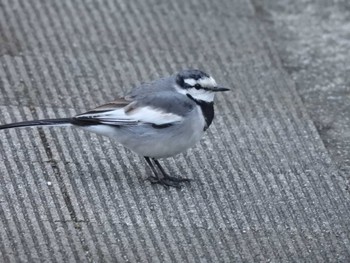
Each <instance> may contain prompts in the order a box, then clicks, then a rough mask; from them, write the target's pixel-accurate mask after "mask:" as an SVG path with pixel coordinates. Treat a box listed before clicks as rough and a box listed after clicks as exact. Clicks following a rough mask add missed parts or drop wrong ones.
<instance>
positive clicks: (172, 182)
mask: <svg viewBox="0 0 350 263" xmlns="http://www.w3.org/2000/svg"><path fill="white" fill-rule="evenodd" d="M145 160H146V162H147V164H148V165H149V167H150V168H151V170H152V172H153V174H154V175H155V176H151V177H150V178H149V180H150V181H151V183H153V184H161V185H164V186H173V187H177V188H180V183H181V182H185V181H186V182H187V181H189V179H181V178H176V177H170V176H169V175H168V174H167V173H166V172H165V171H164V169H163V167H162V166H161V165H160V163H159V162H158V161H157V160H155V159H153V158H152V159H151V158H149V157H145ZM152 161H153V162H154V163H155V164H156V165H157V167H158V169H159V171H160V173H159V171H157V169H156V167H155V166H154V164H153V162H152Z"/></svg>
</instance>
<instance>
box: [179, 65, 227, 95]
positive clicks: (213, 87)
mask: <svg viewBox="0 0 350 263" xmlns="http://www.w3.org/2000/svg"><path fill="white" fill-rule="evenodd" d="M227 90H229V89H227V88H224V87H221V86H218V85H217V84H216V81H215V80H214V79H213V77H211V76H209V75H208V74H207V73H205V72H203V71H200V70H197V69H187V70H183V71H181V72H179V73H178V74H177V75H176V91H178V92H180V93H181V94H184V95H187V96H189V97H192V99H195V100H199V101H205V102H213V101H214V95H215V93H216V92H220V91H227Z"/></svg>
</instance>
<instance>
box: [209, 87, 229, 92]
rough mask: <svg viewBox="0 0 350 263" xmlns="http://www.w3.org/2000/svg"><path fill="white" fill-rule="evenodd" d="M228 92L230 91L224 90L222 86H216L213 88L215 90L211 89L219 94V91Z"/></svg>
mask: <svg viewBox="0 0 350 263" xmlns="http://www.w3.org/2000/svg"><path fill="white" fill-rule="evenodd" d="M228 90H230V89H228V88H225V87H222V86H217V87H215V88H214V89H213V91H215V92H219V91H228Z"/></svg>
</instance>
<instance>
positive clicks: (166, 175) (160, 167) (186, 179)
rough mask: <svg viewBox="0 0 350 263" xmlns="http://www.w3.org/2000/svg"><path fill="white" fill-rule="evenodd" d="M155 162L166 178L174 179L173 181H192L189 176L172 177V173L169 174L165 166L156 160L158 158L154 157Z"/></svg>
mask: <svg viewBox="0 0 350 263" xmlns="http://www.w3.org/2000/svg"><path fill="white" fill-rule="evenodd" d="M153 162H154V163H155V164H156V165H157V167H158V169H159V170H160V171H161V172H162V174H163V176H164V178H166V179H168V180H170V181H173V182H189V181H191V179H188V178H177V177H172V176H170V175H168V174H167V173H166V172H165V171H164V169H163V167H162V166H161V165H160V163H159V161H158V160H156V159H153Z"/></svg>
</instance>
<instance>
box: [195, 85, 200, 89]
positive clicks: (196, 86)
mask: <svg viewBox="0 0 350 263" xmlns="http://www.w3.org/2000/svg"><path fill="white" fill-rule="evenodd" d="M194 87H195V89H200V88H201V87H202V86H201V85H200V84H196V85H194Z"/></svg>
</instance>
